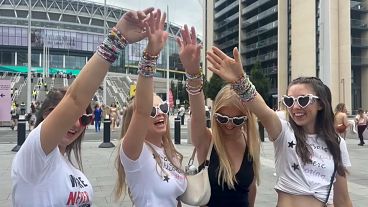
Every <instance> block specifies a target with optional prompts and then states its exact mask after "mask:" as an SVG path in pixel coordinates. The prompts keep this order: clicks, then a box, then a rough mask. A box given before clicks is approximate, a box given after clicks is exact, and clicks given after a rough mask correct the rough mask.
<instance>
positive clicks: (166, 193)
mask: <svg viewBox="0 0 368 207" xmlns="http://www.w3.org/2000/svg"><path fill="white" fill-rule="evenodd" d="M165 19H166V15H165V14H163V15H161V12H160V10H158V11H157V13H156V14H155V15H154V14H150V17H149V20H148V23H149V25H147V26H146V31H147V36H148V45H147V47H146V49H145V51H144V53H143V56H142V58H141V61H140V63H139V66H138V67H139V68H138V74H139V75H138V82H137V88H136V93H135V98H134V99H133V101H132V103H130V104H129V106H128V107H127V109H126V110H125V112H124V117H123V125H122V132H121V137H122V141H121V144H120V148H119V154H118V156H117V159H116V162H117V163H116V164H117V170H118V180H117V183H116V192H115V193H116V198H117V199H119V198H120V197H121V196H122V195H123V194H125V189H126V186H128V189H129V195H130V198H131V200H132V202H133V204H134V206H137V207H144V206H168V207H170V206H177V205H178V201H177V198H178V197H179V196H180V195H181V194H183V193H184V191H185V189H186V186H187V182H186V179H185V176H184V174H183V172H182V171H181V170H180V164H181V161H182V158H183V156H182V155H181V154H179V153H178V152H177V151H176V149H175V147H174V145H173V143H172V141H171V138H170V127H169V124H168V121H169V120H168V116H167V113H168V111H169V107H168V103H167V102H163V101H162V100H161V99H160V98H159V97H158V96H156V95H153V76H154V73H155V69H156V63H157V58H158V55H159V53H160V51H161V49H162V48H163V46H164V45H165V42H166V40H167V36H168V34H167V32H165V31H164V24H165Z"/></svg>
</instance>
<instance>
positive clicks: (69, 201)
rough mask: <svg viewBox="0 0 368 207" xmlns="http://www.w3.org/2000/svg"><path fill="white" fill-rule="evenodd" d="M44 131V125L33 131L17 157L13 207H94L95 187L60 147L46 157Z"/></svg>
mask: <svg viewBox="0 0 368 207" xmlns="http://www.w3.org/2000/svg"><path fill="white" fill-rule="evenodd" d="M41 127H42V123H41V124H40V125H38V126H37V128H35V129H34V130H32V131H31V133H30V134H29V135H28V137H27V139H26V141H25V142H24V144H23V145H22V147H21V148H20V150H19V151H18V152H17V154H16V156H15V157H14V160H13V164H12V170H11V178H12V184H13V186H12V202H13V206H15V207H17V206H21V207H23V206H37V207H43V206H45V207H46V206H48V207H49V206H78V207H87V206H88V207H89V206H91V205H92V197H93V189H92V185H91V183H90V182H89V181H88V179H87V178H86V177H85V175H84V174H83V173H82V172H81V171H79V170H78V169H76V168H75V167H74V166H72V164H71V163H70V162H69V161H68V159H67V158H65V157H64V156H63V155H62V154H61V153H60V150H59V148H58V147H56V148H55V149H54V150H53V151H52V152H50V153H49V154H48V155H46V154H45V152H44V151H43V149H42V147H41V141H40V131H41Z"/></svg>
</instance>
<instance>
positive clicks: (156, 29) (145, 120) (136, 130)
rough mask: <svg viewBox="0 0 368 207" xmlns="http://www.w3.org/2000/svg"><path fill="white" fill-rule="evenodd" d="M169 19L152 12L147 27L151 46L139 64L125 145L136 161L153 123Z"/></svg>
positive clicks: (125, 149)
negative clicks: (155, 90)
mask: <svg viewBox="0 0 368 207" xmlns="http://www.w3.org/2000/svg"><path fill="white" fill-rule="evenodd" d="M165 19H166V15H165V13H164V14H163V15H161V11H160V10H157V12H156V13H155V14H153V13H150V15H149V19H148V21H147V24H146V32H147V36H148V45H147V47H146V50H145V52H144V54H143V56H142V58H141V61H140V62H139V66H138V67H139V68H138V74H139V75H138V81H137V88H136V92H135V105H134V110H133V115H132V120H131V122H130V124H129V127H128V130H127V133H126V134H125V136H124V138H123V143H122V145H123V150H124V153H125V154H126V155H127V156H128V157H129V158H130V159H132V160H136V159H138V157H139V155H140V153H141V151H142V147H143V143H144V140H145V138H146V134H147V130H148V125H149V124H150V121H151V117H150V113H151V111H152V106H153V75H154V73H155V70H156V62H157V56H158V55H159V53H160V51H161V49H162V48H163V47H164V45H165V42H166V40H167V37H168V33H167V32H165V31H164V25H165Z"/></svg>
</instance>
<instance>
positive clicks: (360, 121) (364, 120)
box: [355, 109, 368, 146]
mask: <svg viewBox="0 0 368 207" xmlns="http://www.w3.org/2000/svg"><path fill="white" fill-rule="evenodd" d="M367 124H368V117H367V116H366V115H365V114H364V113H363V109H358V114H357V115H356V117H355V125H357V128H358V137H359V140H360V142H359V144H358V145H359V146H363V145H364V144H365V142H364V137H363V132H364V130H365V129H366V128H367Z"/></svg>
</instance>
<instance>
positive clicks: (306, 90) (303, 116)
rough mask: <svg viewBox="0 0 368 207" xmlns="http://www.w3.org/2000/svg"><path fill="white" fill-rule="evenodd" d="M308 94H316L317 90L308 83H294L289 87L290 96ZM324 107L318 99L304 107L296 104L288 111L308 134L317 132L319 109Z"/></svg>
mask: <svg viewBox="0 0 368 207" xmlns="http://www.w3.org/2000/svg"><path fill="white" fill-rule="evenodd" d="M307 94H312V95H316V93H315V91H314V90H313V89H312V87H311V86H310V85H308V84H294V85H292V86H290V87H289V89H288V94H287V95H288V96H291V97H294V98H297V97H298V96H305V95H307ZM321 109H322V107H321V106H320V104H319V103H318V100H316V99H315V100H313V101H312V102H311V103H310V104H309V105H308V106H306V107H305V108H302V107H300V106H299V104H294V105H293V106H292V107H290V108H288V112H289V114H290V117H291V118H292V119H293V121H294V122H295V123H296V124H297V125H298V126H301V127H302V128H303V129H304V131H305V132H306V133H308V134H314V133H315V124H316V118H317V114H318V111H319V110H321Z"/></svg>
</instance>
